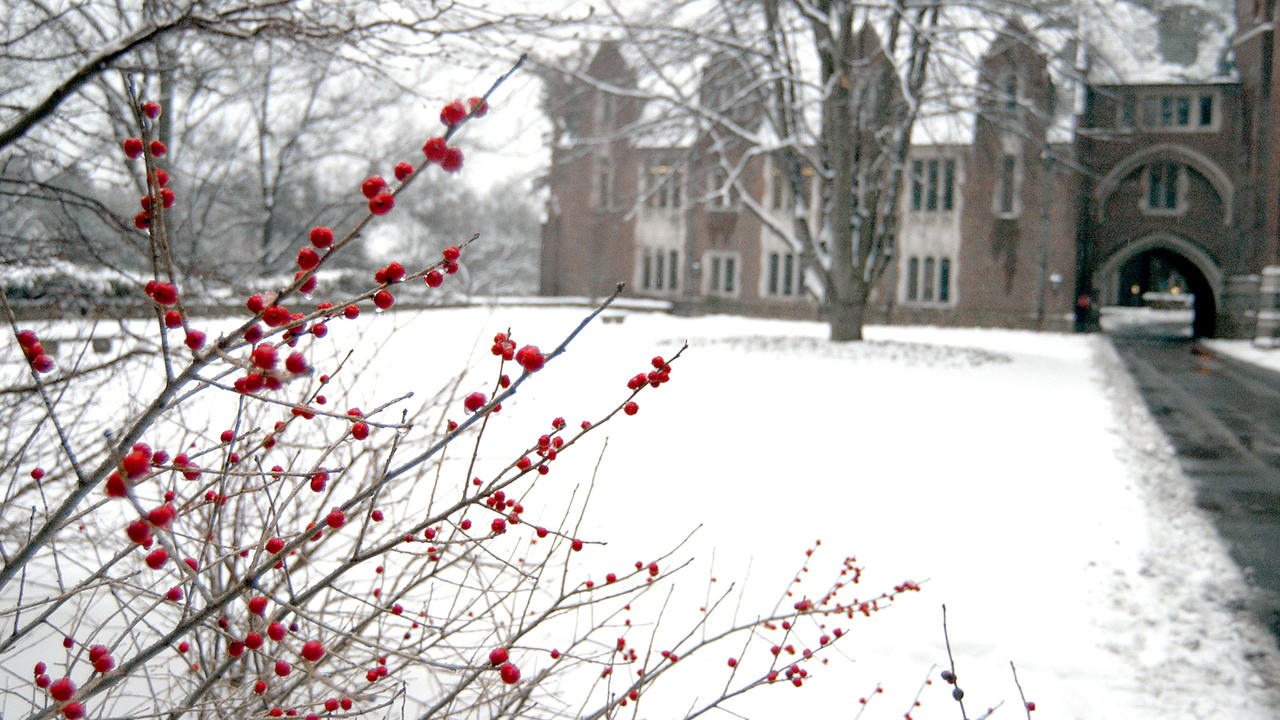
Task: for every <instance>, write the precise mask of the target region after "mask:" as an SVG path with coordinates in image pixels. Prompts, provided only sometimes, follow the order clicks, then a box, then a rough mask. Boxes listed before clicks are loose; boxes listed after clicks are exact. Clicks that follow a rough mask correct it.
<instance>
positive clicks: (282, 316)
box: [262, 305, 291, 327]
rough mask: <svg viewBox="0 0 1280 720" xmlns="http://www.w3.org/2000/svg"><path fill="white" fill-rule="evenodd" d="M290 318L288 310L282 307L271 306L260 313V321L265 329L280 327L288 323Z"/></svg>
mask: <svg viewBox="0 0 1280 720" xmlns="http://www.w3.org/2000/svg"><path fill="white" fill-rule="evenodd" d="M290 317H291V313H290V312H289V308H287V307H285V306H283V305H271V306H269V307H268V308H266V309H265V310H263V311H262V321H263V322H265V323H266V324H267V327H280V326H281V325H284V324H285V323H287V322H289V318H290Z"/></svg>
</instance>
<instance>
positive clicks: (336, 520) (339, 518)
mask: <svg viewBox="0 0 1280 720" xmlns="http://www.w3.org/2000/svg"><path fill="white" fill-rule="evenodd" d="M346 522H347V516H346V515H343V514H342V511H341V510H339V509H338V508H334V509H332V510H330V511H329V514H328V516H326V517H325V519H324V524H325V525H328V526H329V527H331V528H333V529H334V530H337V529H338V528H340V527H342V526H343V525H344V524H346Z"/></svg>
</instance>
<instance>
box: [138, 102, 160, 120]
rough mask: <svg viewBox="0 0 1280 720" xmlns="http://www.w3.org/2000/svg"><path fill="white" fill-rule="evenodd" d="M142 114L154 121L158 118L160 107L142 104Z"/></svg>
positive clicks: (152, 104)
mask: <svg viewBox="0 0 1280 720" xmlns="http://www.w3.org/2000/svg"><path fill="white" fill-rule="evenodd" d="M142 114H143V115H146V116H147V117H149V118H151V119H152V120H155V119H156V118H158V117H160V106H159V105H157V104H155V103H153V102H149V103H143V104H142Z"/></svg>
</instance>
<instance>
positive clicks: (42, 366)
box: [31, 355, 54, 373]
mask: <svg viewBox="0 0 1280 720" xmlns="http://www.w3.org/2000/svg"><path fill="white" fill-rule="evenodd" d="M53 366H54V362H53V358H51V357H49V356H48V355H37V356H36V358H35V359H34V360H32V361H31V367H33V368H35V371H36V372H42V373H47V372H49V371H50V370H52V369H53Z"/></svg>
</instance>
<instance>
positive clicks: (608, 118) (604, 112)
mask: <svg viewBox="0 0 1280 720" xmlns="http://www.w3.org/2000/svg"><path fill="white" fill-rule="evenodd" d="M616 110H617V99H616V98H614V97H613V96H612V95H610V94H608V93H604V92H602V93H600V129H601V130H606V131H607V130H612V129H613V127H614V120H615V114H616V112H615V111H616Z"/></svg>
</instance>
